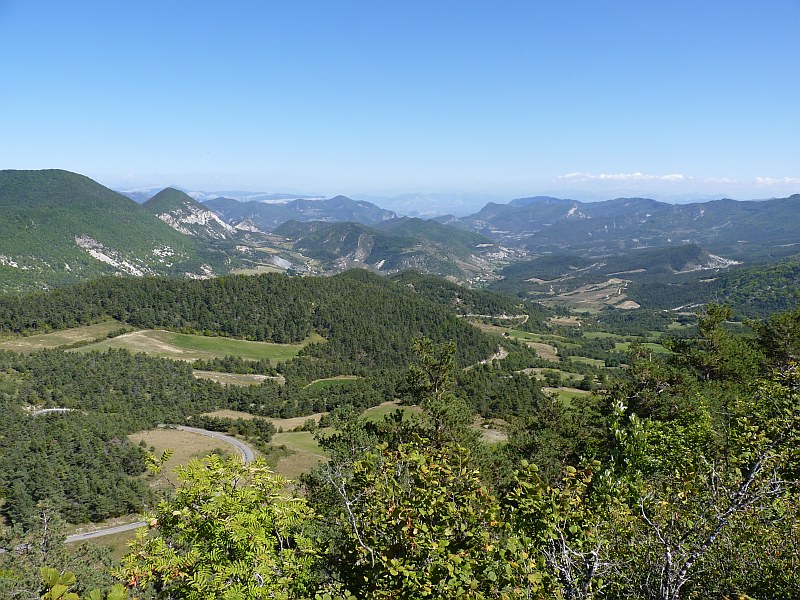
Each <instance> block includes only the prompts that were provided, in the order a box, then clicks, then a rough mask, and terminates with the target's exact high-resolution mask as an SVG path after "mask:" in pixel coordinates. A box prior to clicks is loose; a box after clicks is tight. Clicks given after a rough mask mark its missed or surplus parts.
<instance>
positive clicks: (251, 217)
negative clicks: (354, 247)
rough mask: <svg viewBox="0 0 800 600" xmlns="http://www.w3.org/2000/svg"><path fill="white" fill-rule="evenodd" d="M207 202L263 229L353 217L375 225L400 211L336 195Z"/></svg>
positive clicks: (222, 213) (233, 219)
mask: <svg viewBox="0 0 800 600" xmlns="http://www.w3.org/2000/svg"><path fill="white" fill-rule="evenodd" d="M205 205H206V206H207V207H209V208H210V209H211V210H213V211H214V212H216V213H217V214H218V215H220V216H221V217H222V218H223V219H224V220H225V221H227V222H228V223H233V224H236V223H240V222H242V221H247V222H249V223H252V224H253V225H255V226H256V227H258V228H259V229H261V230H262V231H272V230H273V229H275V228H276V227H278V225H280V224H281V223H285V222H286V221H292V220H294V221H327V222H339V221H353V222H355V223H362V224H364V225H373V224H375V223H380V222H381V221H386V220H388V219H393V218H395V217H396V216H397V215H395V213H393V212H392V211H390V210H384V209H382V208H380V207H378V206H375V205H374V204H372V203H370V202H364V201H356V200H351V199H350V198H348V197H346V196H336V197H334V198H330V199H327V200H307V199H298V200H291V201H289V202H285V203H281V204H265V203H263V202H254V201H249V202H240V201H238V200H233V199H231V198H214V199H212V200H208V201H206V202H205Z"/></svg>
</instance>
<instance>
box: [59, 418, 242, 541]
mask: <svg viewBox="0 0 800 600" xmlns="http://www.w3.org/2000/svg"><path fill="white" fill-rule="evenodd" d="M175 429H178V430H180V431H188V432H190V433H197V434H200V435H205V436H208V437H212V438H214V439H217V440H220V441H223V442H225V443H227V444H230V445H231V446H234V447H235V448H236V449H237V450H238V451H239V454H241V455H242V460H244V463H245V464H248V463H251V462H253V461H254V460H255V459H256V453H255V451H254V450H253V449H252V448H251V447H250V446H248V445H247V444H245V443H244V442H242V441H241V440H237V439H236V438H235V437H231V436H229V435H225V434H224V433H220V432H218V431H208V430H207V429H199V428H197V427H186V426H185V425H177V426H176V427H175ZM146 525H147V522H146V521H136V522H135V523H127V524H125V525H116V526H114V527H106V528H105V529H97V530H95V531H89V532H88V533H75V534H73V535H68V536H67V539H66V540H64V541H65V542H66V543H67V544H72V543H75V542H83V541H84V540H90V539H93V538H99V537H103V536H106V535H114V534H115V533H122V532H124V531H131V530H132V529H138V528H139V527H144V526H146Z"/></svg>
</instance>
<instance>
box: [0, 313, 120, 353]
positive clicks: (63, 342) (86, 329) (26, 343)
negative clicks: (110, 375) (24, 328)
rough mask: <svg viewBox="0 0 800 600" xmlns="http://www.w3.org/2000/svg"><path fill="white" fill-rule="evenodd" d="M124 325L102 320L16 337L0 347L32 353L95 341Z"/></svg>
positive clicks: (0, 344)
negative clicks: (92, 323) (80, 325)
mask: <svg viewBox="0 0 800 600" xmlns="http://www.w3.org/2000/svg"><path fill="white" fill-rule="evenodd" d="M123 327H125V324H124V323H120V322H119V321H114V320H108V321H102V322H100V323H95V324H94V325H84V326H82V327H73V328H72V329H62V330H60V331H52V332H50V333H42V334H39V335H31V336H27V337H19V338H14V339H11V340H7V341H5V342H2V343H0V348H2V349H4V350H13V351H14V352H19V353H21V354H30V353H31V352H36V351H37V350H45V349H48V348H59V347H61V346H69V345H70V344H75V343H77V342H94V341H95V340H99V339H104V338H106V336H108V334H109V333H111V332H112V331H119V330H120V329H122V328H123Z"/></svg>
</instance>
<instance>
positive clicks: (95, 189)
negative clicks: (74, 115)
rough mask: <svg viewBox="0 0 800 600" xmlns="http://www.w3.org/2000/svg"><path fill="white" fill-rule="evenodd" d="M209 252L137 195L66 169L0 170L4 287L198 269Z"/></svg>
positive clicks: (211, 261) (215, 259) (216, 259)
mask: <svg viewBox="0 0 800 600" xmlns="http://www.w3.org/2000/svg"><path fill="white" fill-rule="evenodd" d="M223 259H224V257H223V256H221V255H220V254H219V253H215V252H209V251H204V250H202V249H201V247H199V246H198V245H197V244H196V243H195V242H194V241H193V240H192V239H191V238H190V237H189V236H186V235H183V234H181V233H178V232H177V231H175V230H174V229H172V228H171V227H169V226H168V225H167V224H165V223H163V222H162V221H161V220H159V219H158V218H156V217H154V216H153V215H151V214H149V213H148V212H147V211H146V210H145V209H143V208H142V207H141V206H139V205H138V204H136V203H135V202H134V201H133V200H130V199H128V198H126V197H125V196H122V195H121V194H118V193H116V192H114V191H112V190H110V189H108V188H106V187H104V186H102V185H100V184H98V183H97V182H95V181H92V180H91V179H89V178H88V177H84V176H82V175H78V174H75V173H70V172H68V171H62V170H45V171H11V170H6V171H0V282H2V283H0V289H2V290H4V291H10V290H18V289H31V288H41V287H54V286H60V285H65V284H68V283H72V282H76V281H81V280H84V279H89V278H93V277H98V276H100V275H104V274H115V273H120V274H128V275H143V274H184V273H187V272H189V273H200V272H202V270H203V269H202V266H203V265H204V264H205V265H207V266H208V268H210V269H214V268H215V267H216V268H219V265H220V264H221V262H222V260H223Z"/></svg>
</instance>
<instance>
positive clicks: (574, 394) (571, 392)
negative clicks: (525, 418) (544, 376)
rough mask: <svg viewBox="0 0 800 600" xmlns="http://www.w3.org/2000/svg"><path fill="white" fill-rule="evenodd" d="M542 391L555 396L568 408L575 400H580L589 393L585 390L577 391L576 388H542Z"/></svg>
mask: <svg viewBox="0 0 800 600" xmlns="http://www.w3.org/2000/svg"><path fill="white" fill-rule="evenodd" d="M542 390H543V391H545V392H548V393H550V394H556V395H557V396H558V399H559V400H561V401H562V402H563V403H564V404H566V405H567V406H569V405H570V404H571V403H572V401H573V400H575V398H581V397H584V396H588V395H589V394H591V392H589V391H586V390H579V389H577V388H570V387H558V388H553V387H545V388H542Z"/></svg>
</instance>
